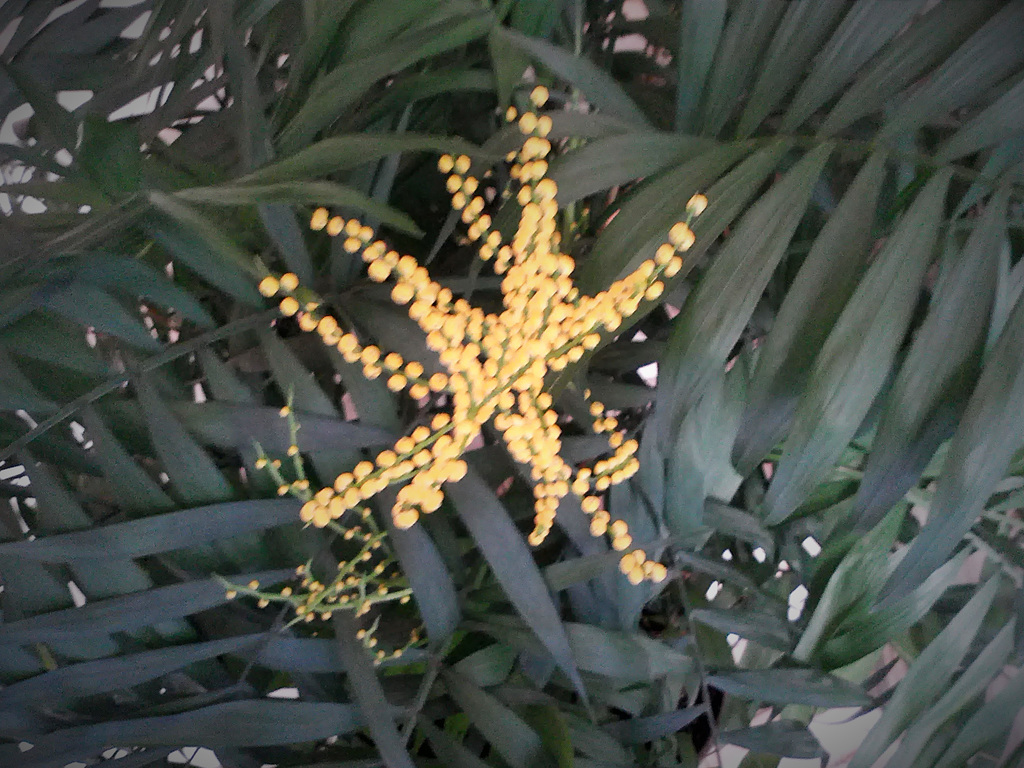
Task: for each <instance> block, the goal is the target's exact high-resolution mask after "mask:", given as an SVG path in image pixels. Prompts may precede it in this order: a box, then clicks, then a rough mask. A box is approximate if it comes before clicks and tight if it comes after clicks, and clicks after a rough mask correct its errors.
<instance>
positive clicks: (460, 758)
mask: <svg viewBox="0 0 1024 768" xmlns="http://www.w3.org/2000/svg"><path fill="white" fill-rule="evenodd" d="M418 727H419V729H420V730H421V731H423V733H424V734H425V735H426V737H427V740H428V741H429V742H430V748H431V749H433V750H434V752H435V753H436V754H437V756H438V758H439V759H440V760H441V763H442V764H443V765H445V766H449V768H490V766H489V765H488V764H487V763H485V762H484V761H483V760H481V759H480V758H479V757H477V756H476V755H474V754H473V753H472V752H470V751H469V750H468V749H466V748H465V747H464V746H463V745H462V744H460V743H459V742H457V741H455V740H454V739H453V738H452V737H451V736H449V735H448V734H447V733H445V732H444V731H442V730H440V729H438V728H435V727H434V724H433V723H431V722H430V721H429V720H428V719H427V718H425V717H421V718H420V719H419V722H418ZM309 768H314V766H309Z"/></svg>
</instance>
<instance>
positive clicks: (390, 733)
mask: <svg viewBox="0 0 1024 768" xmlns="http://www.w3.org/2000/svg"><path fill="white" fill-rule="evenodd" d="M331 621H332V623H333V624H334V634H335V641H336V642H337V644H338V655H339V656H340V657H341V661H342V663H343V664H344V665H345V671H346V672H347V673H348V680H349V685H350V686H351V688H352V693H353V695H354V696H355V699H356V702H357V703H358V705H359V709H360V711H361V712H362V716H363V722H364V723H366V728H367V730H369V732H370V736H371V737H372V738H373V743H374V746H376V747H377V751H378V752H379V753H380V756H381V757H382V758H383V759H384V763H385V765H387V766H388V768H413V762H412V758H410V757H409V753H408V752H406V750H405V745H404V743H403V741H402V738H401V737H400V736H399V734H398V729H397V728H396V727H395V721H394V719H393V717H392V714H391V705H390V704H389V703H388V700H387V699H386V698H385V697H384V689H383V688H381V685H380V681H379V680H378V679H377V674H376V672H375V671H374V669H373V663H372V662H371V660H370V657H369V656H368V655H367V652H366V649H365V648H364V647H363V644H362V642H360V641H359V640H357V639H356V631H357V630H358V628H359V626H358V624H357V622H356V620H355V618H354V617H353V616H352V614H351V613H350V612H349V611H336V612H335V613H334V614H333V616H332V617H331Z"/></svg>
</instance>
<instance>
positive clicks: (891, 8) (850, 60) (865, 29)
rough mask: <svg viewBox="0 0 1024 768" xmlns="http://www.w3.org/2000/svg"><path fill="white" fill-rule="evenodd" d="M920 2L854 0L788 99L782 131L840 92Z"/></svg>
mask: <svg viewBox="0 0 1024 768" xmlns="http://www.w3.org/2000/svg"><path fill="white" fill-rule="evenodd" d="M921 5H923V3H922V2H920V0H914V1H912V2H905V3H891V2H889V0H857V2H856V3H854V4H853V6H852V7H851V8H850V10H849V11H848V12H847V13H846V15H845V16H844V17H843V20H842V21H841V22H840V24H839V26H838V27H837V28H836V30H835V32H833V33H832V37H830V38H829V41H828V42H827V43H826V44H825V47H824V48H822V49H821V51H820V52H819V53H818V55H817V56H816V57H815V61H814V66H813V67H812V68H811V71H810V74H808V75H807V78H806V79H805V80H804V81H803V84H802V85H801V86H800V88H799V90H797V92H796V95H795V96H794V97H793V100H792V101H791V102H790V105H789V110H788V111H787V112H786V116H785V118H783V121H782V129H781V130H782V131H783V132H786V133H790V132H793V131H795V130H796V129H797V128H799V127H800V125H801V124H802V123H803V122H804V121H805V120H806V119H807V118H808V117H810V116H811V115H812V114H813V113H814V112H815V111H817V109H818V108H819V107H821V106H822V105H823V104H825V103H826V102H827V101H829V99H831V98H832V97H833V96H835V95H836V94H837V93H839V91H840V89H841V88H842V87H843V86H844V85H846V83H847V82H849V81H850V79H851V78H852V77H853V76H854V75H855V74H857V72H858V70H860V68H861V67H862V66H863V65H864V64H866V63H867V62H868V61H870V60H871V57H872V56H874V55H875V53H877V52H878V50H879V49H880V48H881V47H882V46H883V45H885V43H886V42H888V41H889V39H890V38H892V37H893V36H894V35H895V34H897V33H898V32H899V31H900V30H901V29H902V28H903V27H904V26H905V25H906V23H907V22H908V21H910V20H911V19H912V18H913V17H914V15H915V14H916V13H917V11H918V8H919V7H920V6H921Z"/></svg>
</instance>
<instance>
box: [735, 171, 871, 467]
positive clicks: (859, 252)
mask: <svg viewBox="0 0 1024 768" xmlns="http://www.w3.org/2000/svg"><path fill="white" fill-rule="evenodd" d="M884 175H885V161H884V156H882V155H879V154H876V155H873V156H872V157H871V158H870V159H869V160H868V162H867V163H865V165H864V167H863V168H862V169H861V170H860V172H859V173H858V174H857V176H856V177H855V178H854V180H853V182H852V183H851V184H850V187H849V189H848V190H847V192H846V194H845V195H844V196H843V199H842V200H841V201H840V203H839V206H838V207H837V208H836V209H835V210H834V211H833V212H832V215H831V216H829V218H828V221H826V222H825V225H824V226H823V227H822V229H821V232H820V233H819V235H818V237H817V238H816V239H815V241H814V245H812V246H811V250H810V253H809V254H808V255H807V258H806V259H805V260H804V263H803V266H802V267H801V268H800V271H799V272H798V273H797V276H796V278H795V279H794V280H793V284H792V285H791V286H790V288H789V290H788V291H787V293H786V301H784V302H783V304H782V307H781V308H780V309H779V313H778V315H777V316H776V318H775V322H774V324H773V325H772V329H771V332H770V333H769V334H768V338H767V339H766V340H765V342H764V344H763V345H762V346H761V347H760V352H759V353H758V357H757V365H756V368H755V369H754V376H753V380H752V381H751V384H750V393H749V395H748V405H747V409H746V411H745V413H744V414H743V423H742V424H741V426H740V428H739V433H738V436H737V440H736V445H735V447H734V449H733V461H734V462H735V465H736V469H737V471H738V472H739V473H740V475H742V476H746V475H748V474H750V472H751V470H753V468H754V466H755V465H756V464H757V462H758V461H760V460H761V459H762V458H764V456H765V455H766V454H767V453H768V451H769V450H771V448H772V446H773V445H775V443H776V442H777V441H778V440H779V439H780V438H781V437H782V435H783V434H784V431H785V429H786V427H787V426H788V424H789V421H790V419H791V418H792V414H793V411H794V410H795V409H796V404H797V401H798V399H799V395H800V392H801V391H802V390H803V387H804V384H805V382H806V379H807V376H808V374H809V372H810V368H811V365H812V364H813V361H814V355H815V353H816V352H817V351H818V350H819V349H820V348H821V344H822V343H823V342H824V341H825V339H826V338H827V336H828V332H829V330H830V329H831V328H832V326H833V324H834V323H835V321H836V318H838V317H839V314H840V313H841V312H842V309H843V307H844V306H845V304H846V301H847V300H848V299H849V297H850V295H851V294H852V293H853V291H854V289H855V288H856V286H857V282H858V281H859V279H860V277H861V276H862V275H863V273H864V270H865V269H866V267H867V259H868V257H869V255H870V253H871V248H870V235H871V222H872V220H873V219H874V216H875V205H876V201H877V199H878V191H879V189H880V188H881V185H882V180H883V178H884Z"/></svg>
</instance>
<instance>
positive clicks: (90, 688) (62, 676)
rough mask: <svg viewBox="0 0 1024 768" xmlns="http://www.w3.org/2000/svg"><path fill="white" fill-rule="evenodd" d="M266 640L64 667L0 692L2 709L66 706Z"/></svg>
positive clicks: (236, 640) (197, 645) (218, 642)
mask: <svg viewBox="0 0 1024 768" xmlns="http://www.w3.org/2000/svg"><path fill="white" fill-rule="evenodd" d="M262 637H263V635H258V634H257V635H243V636H241V637H229V638H226V639H224V640H210V641H208V642H204V643H194V644H191V645H180V646H170V647H167V648H157V649H155V650H152V651H142V652H141V653H133V654H129V655H125V656H118V657H116V658H110V659H99V660H97V661H87V662H84V663H81V664H72V665H71V666H67V667H60V668H59V669H54V670H52V671H50V672H46V673H45V674H42V675H37V676H35V677H32V678H29V679H28V680H22V681H21V682H18V683H14V684H13V685H8V686H7V687H5V688H4V689H3V690H0V707H14V706H18V707H23V706H26V705H40V704H42V705H45V706H47V707H55V706H62V705H65V706H66V705H67V704H68V703H70V702H72V701H74V700H75V699H82V698H86V697H87V696H98V695H100V694H104V693H111V692H113V691H121V690H127V689H129V688H132V687H134V686H136V685H139V684H140V683H144V682H146V681H147V680H153V679H155V678H157V677H161V676H163V675H166V674H169V673H171V672H174V671H176V670H180V669H183V668H185V667H187V666H188V665H189V664H194V663H196V662H197V661H204V660H206V659H212V658H214V657H216V656H221V655H223V654H225V653H235V652H238V651H240V650H241V649H243V648H245V647H246V646H250V645H254V644H256V643H257V642H258V641H259V640H260V639H261V638H262Z"/></svg>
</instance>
